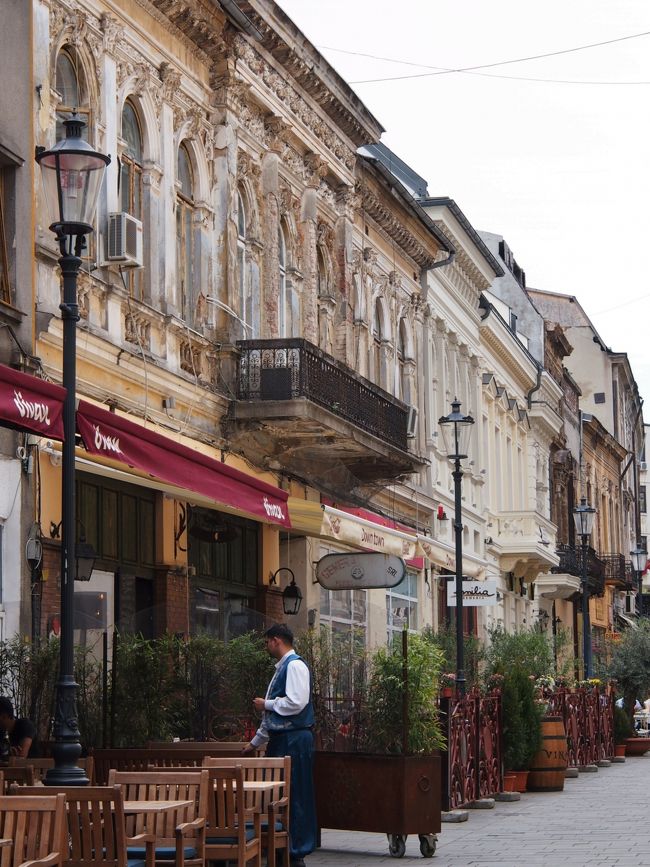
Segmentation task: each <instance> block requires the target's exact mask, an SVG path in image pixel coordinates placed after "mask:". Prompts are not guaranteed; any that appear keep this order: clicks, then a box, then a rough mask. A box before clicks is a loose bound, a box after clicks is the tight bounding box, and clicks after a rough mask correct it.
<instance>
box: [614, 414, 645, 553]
mask: <svg viewBox="0 0 650 867" xmlns="http://www.w3.org/2000/svg"><path fill="white" fill-rule="evenodd" d="M642 411H643V398H642V397H640V398H639V408H638V409H637V411H636V416H635V417H634V422H633V423H632V457H631V458H630V460H629V461H628V462H627V464H626V465H625V469H624V470H623V472H622V473H621V475H620V476H619V481H620V482H621V483H622V482H623V477H624V476H625V475H626V473H627V471H628V470H629V469H630V467H633V468H634V533H635V536H636V539H635V541H636V544H637V545H640V543H641V512H640V511H639V474H638V473H637V462H636V426H637V422H638V421H639V416H640V415H641V412H642Z"/></svg>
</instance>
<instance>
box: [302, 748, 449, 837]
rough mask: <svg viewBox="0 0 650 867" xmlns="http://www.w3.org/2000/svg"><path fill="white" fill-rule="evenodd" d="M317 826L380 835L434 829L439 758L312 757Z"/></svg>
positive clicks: (322, 754)
mask: <svg viewBox="0 0 650 867" xmlns="http://www.w3.org/2000/svg"><path fill="white" fill-rule="evenodd" d="M314 784H315V790H316V816H317V821H318V827H319V828H338V829H341V830H344V831H371V832H377V833H381V834H389V835H401V836H405V835H407V834H418V835H427V834H437V833H439V831H440V756H439V755H431V756H384V755H371V754H364V753H361V754H359V753H334V752H316V753H315V754H314Z"/></svg>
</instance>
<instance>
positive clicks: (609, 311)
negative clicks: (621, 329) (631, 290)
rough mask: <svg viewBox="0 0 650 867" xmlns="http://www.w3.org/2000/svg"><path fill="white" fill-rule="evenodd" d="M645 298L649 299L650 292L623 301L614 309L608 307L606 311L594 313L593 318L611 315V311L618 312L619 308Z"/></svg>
mask: <svg viewBox="0 0 650 867" xmlns="http://www.w3.org/2000/svg"><path fill="white" fill-rule="evenodd" d="M645 298H650V292H646V293H645V295H638V296H637V297H636V298H630V299H629V301H623V302H621V304H616V305H615V306H614V307H608V308H607V309H606V310H599V311H598V312H597V313H594V316H601V315H602V314H603V313H611V312H612V310H619V309H620V308H621V307H628V306H629V305H630V304H636V303H637V301H643V300H644V299H645Z"/></svg>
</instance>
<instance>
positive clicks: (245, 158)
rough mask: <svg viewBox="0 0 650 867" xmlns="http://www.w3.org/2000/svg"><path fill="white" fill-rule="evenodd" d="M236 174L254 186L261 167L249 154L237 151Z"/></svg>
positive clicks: (258, 177) (260, 172)
mask: <svg viewBox="0 0 650 867" xmlns="http://www.w3.org/2000/svg"><path fill="white" fill-rule="evenodd" d="M237 174H238V175H239V177H240V178H248V179H249V180H250V181H251V183H254V184H256V183H257V182H258V181H259V179H260V176H261V174H262V167H261V166H260V164H259V163H258V162H255V160H253V159H252V158H251V156H250V154H247V153H246V152H245V151H239V152H238V154H237Z"/></svg>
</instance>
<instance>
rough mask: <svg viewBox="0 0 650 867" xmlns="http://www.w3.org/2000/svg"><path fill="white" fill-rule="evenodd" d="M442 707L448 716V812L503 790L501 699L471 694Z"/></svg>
mask: <svg viewBox="0 0 650 867" xmlns="http://www.w3.org/2000/svg"><path fill="white" fill-rule="evenodd" d="M440 704H441V711H442V712H443V713H445V714H446V715H447V753H446V755H445V756H443V774H442V785H443V792H442V803H443V809H444V810H454V809H456V808H458V807H461V806H462V805H463V804H468V803H470V802H471V801H476V800H478V799H479V798H487V797H489V796H490V795H495V794H496V793H497V792H500V791H501V790H502V789H503V762H502V757H501V696H500V694H499V693H497V692H495V693H490V694H489V695H481V694H480V693H479V692H470V693H468V694H467V695H466V696H465V697H464V698H462V699H460V700H458V699H455V698H451V699H441V702H440Z"/></svg>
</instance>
